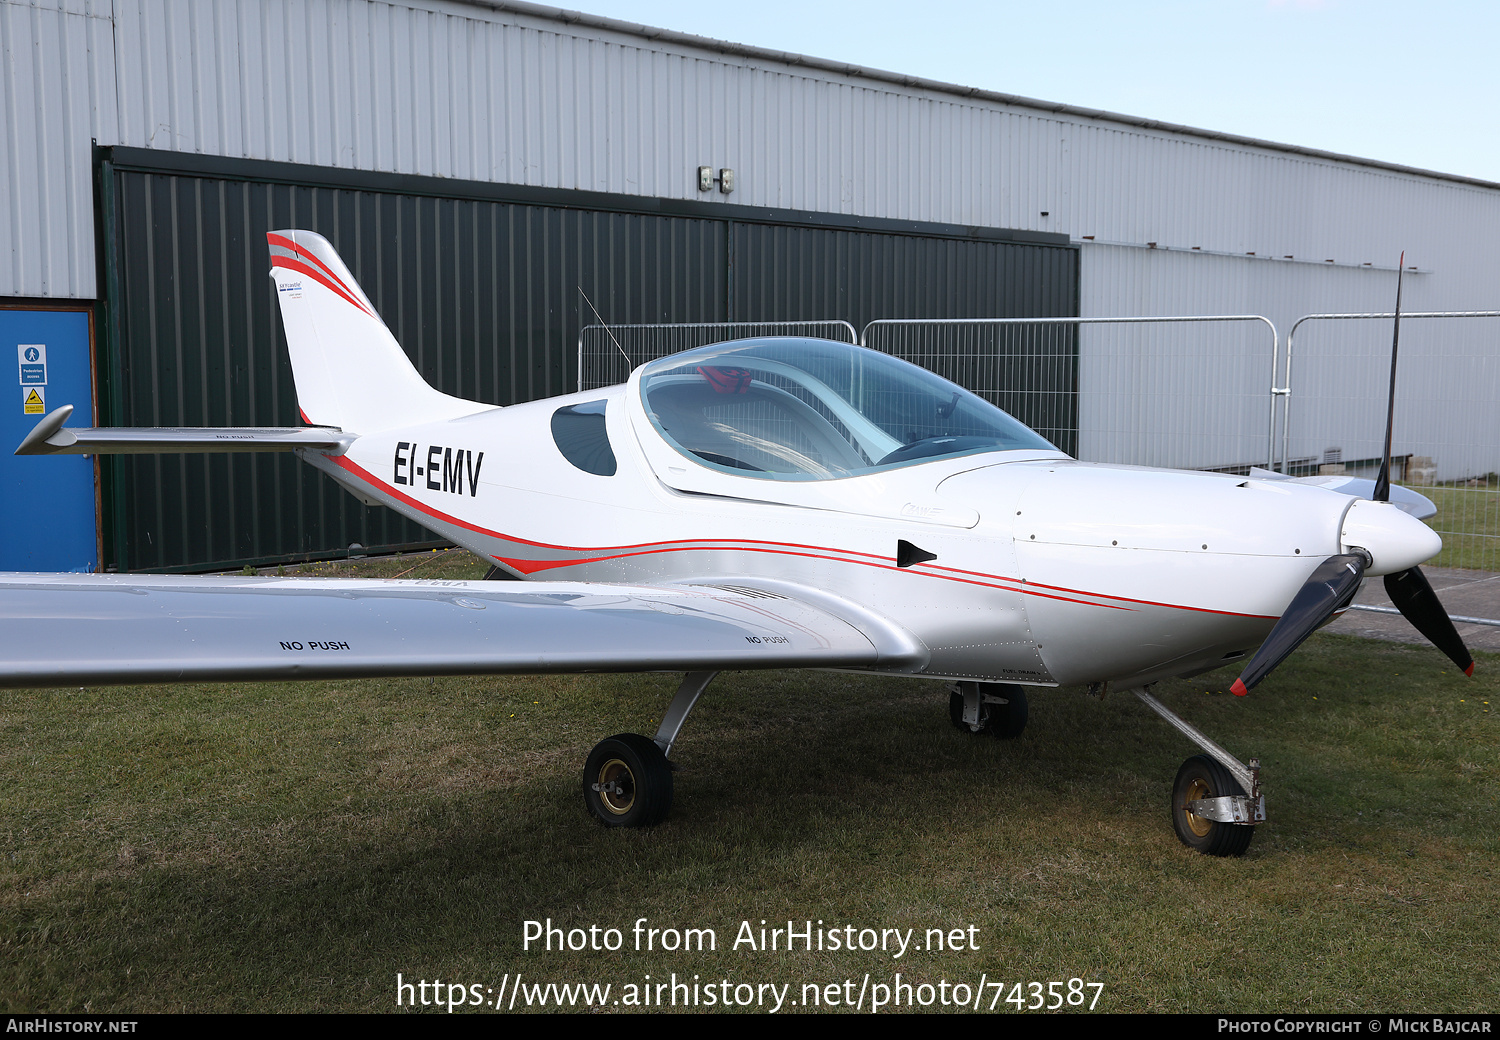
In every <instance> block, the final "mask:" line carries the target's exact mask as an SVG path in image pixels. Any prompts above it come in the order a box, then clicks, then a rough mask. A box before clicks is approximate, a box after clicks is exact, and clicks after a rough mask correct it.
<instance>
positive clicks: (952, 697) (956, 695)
mask: <svg viewBox="0 0 1500 1040" xmlns="http://www.w3.org/2000/svg"><path fill="white" fill-rule="evenodd" d="M969 687H977V688H978V692H979V693H981V694H982V693H984V688H985V687H989V688H990V692H992V693H994V694H995V695H996V696H998V697H1004V698H1005V699H1006V700H1007V701H1009V702H1010V703H1009V704H985V703H981V704H980V705H979V723H978V725H977V726H970V725H969V724H968V723H966V722H964V690H965V689H967V688H969ZM1030 714H1031V709H1030V706H1029V705H1028V704H1027V701H1026V688H1025V687H1024V686H1013V685H1011V684H1009V683H977V682H961V683H959V684H958V689H957V690H955V691H954V692H953V693H951V694H949V696H948V718H949V719H951V720H952V721H953V725H954V727H955V728H956V729H958V731H959V732H960V733H988V734H989V735H990V736H992V737H995V738H997V739H999V740H1015V739H1016V738H1017V737H1019V736H1020V735H1021V734H1022V733H1024V732H1025V731H1026V720H1027V718H1028V717H1029V716H1030Z"/></svg>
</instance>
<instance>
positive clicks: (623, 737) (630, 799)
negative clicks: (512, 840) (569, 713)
mask: <svg viewBox="0 0 1500 1040" xmlns="http://www.w3.org/2000/svg"><path fill="white" fill-rule="evenodd" d="M717 674H718V673H717V672H689V673H688V674H687V675H686V676H684V677H683V680H682V685H681V686H679V687H678V688H677V693H676V695H675V696H674V697H673V698H672V703H671V704H670V705H668V707H667V710H666V713H665V714H664V715H663V716H662V720H661V726H660V728H658V729H657V731H656V736H655V737H643V736H641V735H640V734H639V733H617V734H615V735H614V736H613V737H609V738H608V739H606V740H601V741H600V742H599V743H598V744H597V745H595V747H594V750H593V751H591V752H590V753H589V757H588V761H587V762H586V763H584V767H583V802H584V804H585V805H586V806H588V810H589V812H590V813H591V814H592V815H593V817H594V818H595V819H596V820H598V821H599V822H600V823H602V824H604V825H605V826H606V827H650V826H652V825H654V824H658V823H660V822H661V821H662V820H665V819H666V818H667V814H668V813H669V812H671V810H672V765H671V763H670V762H668V761H667V755H668V753H670V752H671V750H672V745H673V744H674V743H676V741H677V734H678V731H679V730H681V729H682V724H683V722H685V721H686V720H687V717H688V713H689V712H691V711H692V710H693V705H694V704H696V703H697V701H698V697H699V695H700V694H702V693H703V691H704V690H705V689H707V687H708V684H709V683H710V682H712V681H713V677H714V676H715V675H717Z"/></svg>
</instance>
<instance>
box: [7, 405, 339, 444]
mask: <svg viewBox="0 0 1500 1040" xmlns="http://www.w3.org/2000/svg"><path fill="white" fill-rule="evenodd" d="M72 413H73V406H72V405H70V404H65V405H63V406H62V407H61V408H58V409H56V410H55V411H52V412H50V413H48V415H47V416H46V417H45V418H44V419H42V421H41V422H39V423H37V424H36V427H35V428H34V429H33V430H32V431H31V432H30V433H29V434H27V435H26V439H25V440H23V441H22V442H21V445H20V447H18V448H17V449H16V454H17V455H146V454H151V453H153V452H221V451H236V452H238V451H295V450H296V449H298V448H310V449H312V450H314V451H321V452H323V453H324V454H326V455H342V454H344V452H345V451H346V450H348V447H349V445H350V444H352V443H354V436H353V435H352V434H347V433H344V432H342V431H341V430H337V429H334V428H333V427H330V426H265V427H248V426H247V427H236V426H226V427H213V426H207V427H202V426H200V427H181V428H172V427H112V428H99V429H96V428H87V427H73V428H70V427H65V426H63V423H65V422H67V420H68V416H69V415H71V414H72Z"/></svg>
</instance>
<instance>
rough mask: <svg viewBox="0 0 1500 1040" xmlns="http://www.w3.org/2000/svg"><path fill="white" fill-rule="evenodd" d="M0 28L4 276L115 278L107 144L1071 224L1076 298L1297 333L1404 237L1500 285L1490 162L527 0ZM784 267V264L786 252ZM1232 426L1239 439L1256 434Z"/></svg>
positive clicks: (1366, 351)
mask: <svg viewBox="0 0 1500 1040" xmlns="http://www.w3.org/2000/svg"><path fill="white" fill-rule="evenodd" d="M0 52H3V53H4V54H5V55H6V61H5V63H4V65H3V67H0V153H3V154H0V188H3V189H4V202H3V205H0V296H10V297H17V298H22V299H30V300H41V301H45V300H49V299H55V300H84V301H89V300H95V299H98V298H101V297H102V296H104V295H105V293H104V291H103V287H101V286H100V285H99V284H98V272H100V271H101V270H104V271H106V273H107V272H108V267H107V264H101V263H100V258H101V257H102V256H104V255H105V254H106V252H107V251H106V250H104V249H103V247H102V244H101V242H100V241H99V239H98V235H97V230H96V225H97V221H96V217H97V214H96V212H95V206H94V186H93V182H92V178H93V171H94V168H93V165H92V162H93V152H92V148H91V143H92V142H97V143H98V145H99V146H101V147H105V148H111V147H123V148H133V149H140V150H144V151H153V152H161V153H170V154H172V155H195V156H201V157H204V158H206V159H207V158H218V159H225V160H233V161H263V162H274V163H288V164H297V165H304V166H311V167H317V168H321V169H328V170H338V171H353V172H359V173H368V174H380V175H388V176H396V177H402V176H414V177H421V178H433V179H435V180H439V181H448V182H454V183H461V182H475V183H489V184H502V185H510V186H514V187H516V188H518V189H533V188H534V189H545V190H556V191H562V192H593V193H600V194H606V195H611V196H618V197H635V198H640V199H642V200H647V201H648V202H649V201H651V200H669V201H673V202H677V203H692V204H696V205H701V206H703V207H706V208H714V207H728V208H733V207H752V208H765V209H775V210H778V211H784V212H799V213H807V214H821V215H824V216H825V217H826V216H830V215H831V216H836V217H841V218H847V219H849V220H853V221H860V220H867V219H873V220H888V221H898V222H901V221H906V222H912V223H914V224H915V223H925V224H943V225H952V226H956V227H966V228H980V229H999V228H1005V229H1013V230H1016V231H1019V232H1039V233H1043V234H1050V235H1057V236H1061V237H1062V238H1064V239H1065V240H1067V241H1071V242H1073V243H1075V244H1076V245H1077V247H1078V249H1079V250H1080V251H1081V252H1080V253H1079V257H1078V264H1079V267H1078V272H1079V273H1078V279H1079V280H1078V299H1077V306H1078V313H1081V314H1084V315H1119V314H1192V313H1197V314H1203V313H1215V312H1226V311H1228V312H1250V313H1261V314H1265V315H1267V316H1269V317H1270V318H1271V319H1272V320H1274V321H1275V322H1276V324H1277V326H1278V327H1279V328H1280V329H1281V330H1282V332H1283V333H1285V332H1286V331H1287V329H1288V328H1289V326H1290V324H1291V322H1292V321H1293V320H1294V319H1295V318H1296V317H1297V316H1298V315H1300V314H1304V313H1308V312H1310V311H1352V310H1382V309H1386V308H1387V307H1388V306H1389V300H1390V299H1391V296H1392V293H1393V283H1394V264H1395V258H1396V256H1397V255H1398V254H1399V253H1400V251H1401V250H1403V249H1405V250H1406V251H1407V257H1408V263H1409V264H1411V265H1413V266H1415V267H1416V268H1417V272H1416V274H1415V275H1414V277H1411V278H1409V279H1408V284H1407V303H1406V305H1407V307H1408V308H1411V309H1426V310H1464V309H1486V308H1489V307H1493V306H1495V305H1496V304H1497V302H1500V301H1497V292H1496V289H1495V286H1497V285H1500V277H1497V276H1500V259H1497V258H1496V257H1495V256H1494V255H1493V251H1492V250H1490V249H1489V248H1488V243H1489V242H1490V241H1492V240H1494V238H1495V237H1496V233H1497V231H1500V186H1497V185H1495V184H1490V183H1487V182H1482V181H1477V180H1473V179H1469V178H1462V177H1455V176H1448V175H1443V174H1438V173H1432V172H1428V171H1421V170H1412V169H1407V168H1403V167H1399V166H1394V165H1391V164H1386V163H1380V162H1374V161H1369V160H1362V159H1358V158H1354V157H1348V156H1338V155H1333V154H1329V153H1324V152H1319V151H1316V150H1313V149H1305V148H1296V147H1290V146H1285V145H1279V144H1276V143H1273V142H1265V141H1254V140H1249V139H1245V138H1239V137H1235V136H1233V135H1226V134H1218V133H1214V132H1212V131H1206V130H1199V129H1193V128H1188V127H1178V126H1172V125H1168V124H1162V123H1159V122H1155V121H1151V120H1148V119H1140V118H1135V117H1131V116H1125V115H1120V114H1114V113H1107V112H1099V111H1092V110H1086V109H1079V108H1074V107H1069V106H1063V105H1056V104H1051V103H1047V102H1041V101H1035V100H1032V99H1026V98H1019V97H1014V96H1010V95H1003V94H997V93H993V92H986V91H978V90H971V89H967V88H963V87H956V86H952V85H948V84H941V83H934V82H930V81H925V80H919V79H915V78H912V77H906V76H901V75H897V74H892V73H886V72H880V71H878V70H871V69H862V68H857V67H853V66H848V65H843V64H839V63H833V62H828V61H823V60H820V59H816V58H808V57H803V56H798V55H785V54H778V53H775V52H770V51H765V50H760V49H756V48H750V47H745V46H740V45H737V44H732V43H724V42H721V41H712V40H705V39H701V38H696V37H690V36H686V35H683V34H678V33H672V32H666V31H661V30H655V29H647V28H644V27H640V26H632V25H628V24H625V23H620V22H616V21H612V20H610V19H605V18H597V17H592V16H588V15H579V14H577V13H570V12H563V11H559V10H556V9H552V8H547V7H541V6H538V5H533V4H527V3H517V2H498V0H497V2H485V0H473V2H458V0H390V2H381V0H217V2H214V3H192V2H188V0H0ZM700 165H708V166H711V167H713V168H716V169H717V168H721V167H724V168H732V169H734V170H735V172H736V181H735V191H734V193H733V194H731V195H723V194H721V193H719V192H717V191H710V192H707V193H700V192H699V190H698V185H697V181H696V169H697V167H698V166H700ZM845 240H846V241H849V240H851V239H849V238H848V236H847V235H846V236H845ZM827 255H830V256H833V255H835V254H833V253H829V254H827ZM776 274H777V276H779V277H781V278H782V279H783V281H784V282H785V279H786V278H788V277H789V276H790V271H789V269H787V268H782V269H781V270H780V271H778V272H776ZM788 292H789V290H788ZM783 295H784V296H785V295H787V294H786V293H784V294H783ZM788 298H789V297H788ZM777 316H779V317H786V316H788V315H777ZM816 316H817V317H852V316H851V315H848V314H819V315H816ZM876 316H892V315H890V314H877V315H876ZM933 316H938V315H933ZM1339 336H1341V337H1343V338H1342V339H1341V340H1340V342H1339V345H1338V346H1337V349H1336V350H1335V349H1334V348H1329V353H1328V357H1330V358H1331V357H1333V356H1335V354H1337V356H1338V357H1340V358H1343V359H1344V360H1343V361H1342V362H1340V365H1341V366H1342V367H1343V368H1346V369H1347V368H1349V367H1351V364H1352V366H1353V367H1363V365H1364V362H1365V360H1367V359H1369V358H1373V357H1374V356H1375V355H1376V353H1377V352H1378V351H1379V349H1380V345H1379V340H1380V339H1381V338H1382V337H1380V336H1379V335H1378V334H1374V333H1373V332H1372V330H1370V329H1368V328H1366V329H1363V330H1353V329H1349V330H1345V331H1341V332H1340V333H1339ZM1351 338H1352V340H1353V341H1357V342H1353V341H1351ZM1443 338H1444V339H1445V340H1446V341H1447V346H1448V347H1450V348H1452V349H1453V350H1456V351H1458V352H1460V353H1466V354H1468V355H1470V356H1473V357H1476V358H1482V357H1487V356H1492V355H1493V354H1494V353H1495V350H1494V345H1493V338H1494V337H1493V334H1492V333H1491V331H1490V329H1489V328H1488V327H1483V326H1480V325H1475V324H1470V325H1466V326H1462V327H1459V326H1452V327H1450V328H1447V329H1445V330H1444V331H1443ZM1345 341H1350V342H1345ZM1164 344H1167V340H1165V339H1164V338H1163V337H1160V336H1154V335H1151V334H1149V333H1147V332H1144V331H1138V332H1137V333H1135V338H1134V340H1130V339H1128V338H1127V339H1126V340H1123V341H1122V340H1119V339H1115V340H1105V339H1104V338H1102V333H1099V332H1096V331H1086V332H1084V333H1082V334H1081V335H1080V336H1079V339H1078V351H1079V364H1080V373H1081V378H1082V379H1083V380H1084V382H1085V383H1087V382H1088V380H1089V379H1090V378H1091V377H1090V372H1099V373H1110V372H1113V371H1114V370H1112V369H1111V368H1110V364H1109V359H1110V357H1111V356H1112V355H1113V354H1118V353H1119V352H1120V351H1122V350H1124V351H1128V352H1133V353H1136V354H1139V355H1142V356H1144V355H1149V354H1150V353H1151V352H1152V351H1153V350H1154V351H1157V352H1161V351H1162V350H1163V349H1164ZM1308 346H1309V349H1314V347H1315V345H1314V344H1313V343H1312V342H1311V341H1309V344H1308ZM558 349H559V350H561V351H563V352H567V351H569V350H570V349H571V344H570V343H568V342H562V343H559V344H558ZM1171 349H1178V348H1177V347H1176V346H1171ZM1220 349H1221V350H1222V349H1223V348H1222V344H1221V345H1220ZM1226 352H1228V353H1232V352H1233V350H1232V349H1230V350H1228V351H1226ZM1339 352H1342V353H1339ZM1350 359H1352V362H1351V360H1350ZM1331 364H1332V362H1328V363H1326V364H1325V365H1324V368H1328V367H1329V366H1330V365H1331ZM1340 365H1334V366H1333V367H1340ZM1091 366H1092V367H1091ZM1150 372H1151V367H1150V366H1146V369H1145V370H1144V371H1143V372H1137V373H1135V374H1127V375H1125V376H1121V375H1119V374H1118V373H1115V374H1112V375H1110V378H1111V379H1114V380H1116V382H1117V383H1118V385H1113V386H1111V387H1110V393H1111V394H1112V395H1113V399H1114V400H1116V401H1120V400H1123V401H1127V402H1136V403H1137V404H1141V407H1139V408H1137V409H1136V411H1137V412H1138V413H1139V415H1140V418H1139V422H1141V423H1143V424H1144V426H1143V427H1142V429H1143V430H1144V431H1145V434H1144V436H1145V440H1146V441H1147V442H1151V441H1153V440H1154V441H1165V440H1167V439H1171V438H1177V439H1180V438H1181V432H1182V431H1180V430H1179V429H1177V427H1176V426H1174V425H1173V417H1172V415H1171V406H1170V401H1171V396H1172V395H1173V394H1177V395H1179V396H1180V395H1182V394H1188V393H1193V392H1195V388H1194V387H1193V386H1192V385H1189V384H1186V383H1178V384H1174V385H1169V386H1166V387H1162V386H1152V385H1148V382H1147V381H1149V380H1151V379H1153V378H1155V377H1154V376H1152V375H1151V374H1150ZM1170 375H1171V374H1170V372H1169V373H1168V376H1169V377H1170ZM1233 377H1234V378H1237V379H1240V378H1244V379H1251V378H1253V379H1256V380H1257V381H1259V377H1256V376H1254V375H1253V374H1250V375H1244V376H1241V375H1239V374H1234V376H1233ZM1405 378H1406V379H1407V380H1409V386H1410V387H1411V388H1412V389H1413V391H1414V393H1413V394H1412V398H1413V399H1418V400H1423V401H1441V400H1442V399H1443V393H1444V391H1445V389H1446V388H1448V387H1450V386H1451V385H1452V383H1453V377H1452V374H1451V371H1450V370H1447V369H1440V368H1438V367H1430V368H1422V367H1417V368H1414V369H1413V370H1412V371H1411V372H1410V373H1409V374H1408V375H1407V376H1406V377H1405ZM1325 381H1326V380H1325ZM1152 395H1155V396H1154V397H1153V396H1152ZM1103 400H1104V397H1103V396H1102V395H1095V396H1094V397H1090V396H1089V395H1085V396H1084V397H1083V398H1081V403H1080V406H1079V415H1078V425H1079V437H1080V441H1079V443H1080V451H1081V452H1082V454H1083V455H1084V456H1085V457H1097V458H1109V457H1113V456H1112V455H1111V454H1110V453H1111V452H1118V451H1120V450H1123V449H1122V448H1121V443H1122V442H1121V441H1120V439H1119V438H1118V437H1117V436H1116V435H1115V434H1116V419H1117V415H1116V413H1111V412H1108V411H1107V410H1105V406H1104V405H1103V404H1095V403H1094V402H1095V401H1103ZM1311 400H1312V399H1310V398H1302V399H1299V401H1298V405H1299V407H1302V406H1303V405H1304V403H1305V402H1308V401H1311ZM1152 401H1158V402H1160V406H1159V407H1157V406H1152V405H1151V404H1150V402H1152ZM1142 402H1145V403H1142ZM1364 407H1365V406H1364V402H1362V401H1358V400H1354V399H1352V398H1350V397H1349V396H1348V395H1347V394H1343V393H1342V392H1341V391H1339V390H1338V389H1337V388H1334V389H1332V390H1330V391H1329V392H1328V393H1326V394H1323V395H1322V396H1321V397H1319V398H1317V401H1316V403H1315V404H1312V405H1310V408H1312V409H1316V415H1317V420H1318V423H1319V430H1318V432H1317V434H1316V435H1314V434H1308V440H1307V443H1306V444H1304V445H1299V446H1298V447H1297V448H1294V454H1296V453H1298V452H1302V451H1308V452H1314V451H1317V450H1320V449H1321V448H1322V447H1324V446H1325V445H1324V443H1322V442H1325V441H1330V439H1337V438H1338V437H1340V436H1341V435H1342V434H1341V433H1340V431H1342V430H1344V429H1350V430H1352V429H1353V428H1354V426H1355V425H1357V424H1358V422H1360V421H1362V420H1361V418H1360V417H1361V416H1362V415H1363V409H1364ZM1429 418H1430V415H1427V414H1426V413H1424V415H1419V416H1416V417H1414V421H1415V422H1422V421H1428V419H1429ZM1408 428H1412V427H1408ZM1235 436H1241V435H1240V434H1236V435H1235ZM1483 436H1485V434H1483V433H1482V432H1481V433H1476V432H1474V431H1469V430H1459V431H1458V432H1456V433H1455V432H1453V431H1451V430H1450V431H1448V432H1445V433H1443V434H1442V435H1441V436H1439V435H1438V434H1437V433H1435V432H1434V433H1431V435H1430V436H1429V434H1428V433H1421V434H1420V436H1419V435H1417V434H1416V433H1414V435H1413V438H1412V440H1411V443H1409V444H1408V446H1407V447H1408V449H1409V450H1416V451H1424V450H1425V451H1429V452H1430V453H1432V454H1440V453H1441V452H1440V451H1439V450H1438V449H1434V448H1430V447H1428V445H1429V444H1431V443H1439V442H1441V443H1453V442H1455V441H1458V442H1462V441H1466V440H1467V441H1471V442H1472V441H1475V440H1479V439H1482V437H1483ZM1424 437H1425V438H1426V440H1424V439H1423V438H1424ZM1254 438H1255V435H1254V434H1244V435H1242V436H1241V439H1242V440H1245V441H1247V442H1248V441H1251V440H1254ZM1443 438H1446V440H1444V439H1443ZM1231 453H1232V454H1247V455H1248V457H1252V458H1253V457H1254V456H1253V454H1251V453H1250V449H1249V447H1248V446H1247V447H1246V450H1245V452H1240V451H1239V449H1238V448H1236V449H1235V451H1234V452H1231ZM1132 461H1147V462H1149V461H1155V460H1154V459H1153V458H1151V457H1149V455H1148V456H1146V457H1140V456H1136V457H1133V458H1132ZM1236 461H1238V459H1236ZM1496 468H1500V462H1497V463H1496Z"/></svg>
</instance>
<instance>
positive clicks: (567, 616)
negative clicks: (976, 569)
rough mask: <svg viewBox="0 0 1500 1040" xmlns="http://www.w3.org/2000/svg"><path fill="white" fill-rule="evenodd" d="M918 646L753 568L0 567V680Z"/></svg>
mask: <svg viewBox="0 0 1500 1040" xmlns="http://www.w3.org/2000/svg"><path fill="white" fill-rule="evenodd" d="M927 656H928V655H927V650H926V647H925V646H923V645H922V643H921V642H920V641H919V640H917V639H916V638H915V637H914V636H912V635H911V634H910V633H908V632H906V631H905V630H904V629H901V628H899V627H898V626H896V625H894V624H893V623H891V622H890V621H889V620H887V619H885V618H883V617H881V616H880V615H878V614H875V613H874V612H872V611H870V610H868V609H866V608H864V607H861V606H859V605H857V604H854V603H851V602H849V601H847V600H843V599H840V598H838V597H835V596H831V595H828V594H827V593H823V592H821V591H819V590H816V589H809V588H806V587H804V586H799V585H792V584H789V583H784V582H775V581H766V580H762V579H721V578H716V579H713V581H712V584H709V583H708V581H707V579H705V583H704V584H691V583H681V584H670V585H654V586H641V585H608V584H597V583H584V582H492V581H390V580H371V579H321V578H255V577H175V576H161V577H152V576H141V575H128V576H126V575H122V576H112V575H71V574H4V575H0V687H36V686H89V685H102V684H111V683H146V682H198V681H208V680H251V679H261V680H272V679H274V680H286V679H313V678H339V677H357V676H380V675H476V674H485V673H500V672H587V671H619V672H624V671H697V670H723V669H743V668H798V667H810V668H875V669H879V670H883V671H884V670H889V671H897V672H912V671H919V670H920V669H921V668H922V667H923V666H924V665H925V664H926V661H927Z"/></svg>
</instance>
